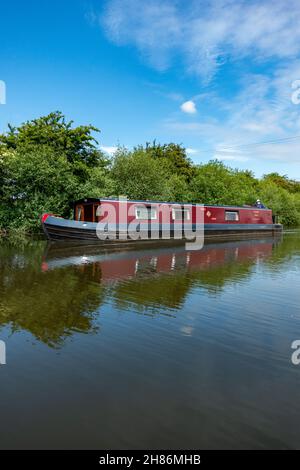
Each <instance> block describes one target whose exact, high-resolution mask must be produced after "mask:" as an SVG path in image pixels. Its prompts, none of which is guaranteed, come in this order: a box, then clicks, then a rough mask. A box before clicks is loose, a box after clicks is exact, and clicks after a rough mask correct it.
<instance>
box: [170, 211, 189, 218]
mask: <svg viewBox="0 0 300 470" xmlns="http://www.w3.org/2000/svg"><path fill="white" fill-rule="evenodd" d="M172 219H173V220H191V211H190V209H172Z"/></svg>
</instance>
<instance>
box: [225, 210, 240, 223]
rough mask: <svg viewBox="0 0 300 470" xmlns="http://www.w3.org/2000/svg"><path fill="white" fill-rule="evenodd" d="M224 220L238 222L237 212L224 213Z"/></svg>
mask: <svg viewBox="0 0 300 470" xmlns="http://www.w3.org/2000/svg"><path fill="white" fill-rule="evenodd" d="M225 220H229V221H231V222H233V221H235V222H237V221H238V220H239V213H238V211H225Z"/></svg>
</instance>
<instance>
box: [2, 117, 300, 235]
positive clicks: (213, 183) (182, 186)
mask: <svg viewBox="0 0 300 470" xmlns="http://www.w3.org/2000/svg"><path fill="white" fill-rule="evenodd" d="M98 132H99V131H98V129H96V128H95V127H94V126H90V125H89V126H78V127H75V126H74V125H73V122H72V121H71V122H68V121H66V119H65V117H64V116H63V115H62V114H61V113H60V112H55V113H51V114H49V115H48V116H45V117H41V118H38V119H36V120H33V121H29V122H26V123H24V124H22V125H21V126H19V127H12V126H10V125H9V127H8V130H7V132H6V133H4V134H1V135H0V232H2V233H6V232H9V231H12V232H16V231H20V232H24V233H34V232H38V231H39V230H40V228H41V227H40V216H41V214H42V213H43V212H53V213H55V214H57V215H61V216H63V217H70V216H71V211H72V201H74V200H76V199H79V198H82V197H109V196H114V197H116V196H118V195H126V196H127V197H128V198H129V199H156V200H170V201H178V202H199V203H206V204H230V205H235V204H236V205H243V204H250V205H251V204H253V203H254V202H255V201H256V199H257V198H260V199H261V200H262V201H263V202H264V203H265V205H267V206H268V207H270V208H271V209H273V211H274V213H275V214H277V215H278V217H279V221H280V222H281V223H283V224H284V225H285V226H296V225H300V183H299V182H297V181H293V180H291V179H289V178H287V177H286V176H284V175H279V174H277V173H271V174H267V175H265V176H263V178H261V179H258V178H256V177H255V176H254V174H253V173H252V172H251V171H250V170H239V169H234V168H230V167H228V166H226V165H224V163H222V162H220V161H217V160H212V161H210V162H208V163H202V164H195V163H193V162H192V161H191V160H190V159H189V158H188V156H187V153H186V150H185V149H184V147H182V146H181V145H178V144H174V143H169V144H165V145H162V144H157V143H156V142H153V143H152V144H149V143H147V144H146V145H139V146H137V147H135V148H134V149H132V150H128V149H126V148H123V147H119V148H118V150H117V151H116V153H115V155H114V157H112V158H109V157H108V156H107V155H105V154H104V153H103V152H102V151H101V150H99V147H98V142H97V141H96V139H95V138H94V135H95V134H97V133H98Z"/></svg>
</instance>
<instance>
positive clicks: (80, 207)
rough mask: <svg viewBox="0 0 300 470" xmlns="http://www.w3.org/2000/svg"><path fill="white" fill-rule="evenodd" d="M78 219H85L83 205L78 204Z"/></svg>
mask: <svg viewBox="0 0 300 470" xmlns="http://www.w3.org/2000/svg"><path fill="white" fill-rule="evenodd" d="M76 220H83V207H82V206H77V208H76Z"/></svg>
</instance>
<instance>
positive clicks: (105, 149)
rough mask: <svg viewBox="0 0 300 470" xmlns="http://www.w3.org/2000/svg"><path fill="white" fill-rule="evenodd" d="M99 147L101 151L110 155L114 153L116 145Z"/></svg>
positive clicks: (116, 148)
mask: <svg viewBox="0 0 300 470" xmlns="http://www.w3.org/2000/svg"><path fill="white" fill-rule="evenodd" d="M100 149H101V150H102V152H105V153H107V154H108V155H110V156H112V155H114V154H115V153H116V151H117V150H118V147H114V146H106V145H102V146H101V147H100Z"/></svg>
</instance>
